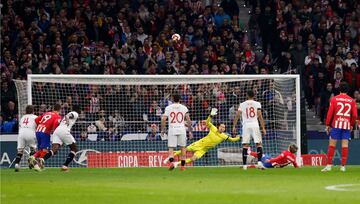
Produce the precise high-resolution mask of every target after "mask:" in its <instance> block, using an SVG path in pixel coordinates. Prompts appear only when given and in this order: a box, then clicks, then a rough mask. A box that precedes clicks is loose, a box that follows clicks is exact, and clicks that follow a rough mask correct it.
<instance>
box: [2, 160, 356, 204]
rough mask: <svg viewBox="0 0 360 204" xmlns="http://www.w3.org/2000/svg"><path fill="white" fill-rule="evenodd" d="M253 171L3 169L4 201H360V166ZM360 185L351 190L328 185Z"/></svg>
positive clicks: (188, 203)
mask: <svg viewBox="0 0 360 204" xmlns="http://www.w3.org/2000/svg"><path fill="white" fill-rule="evenodd" d="M320 170H321V168H319V167H318V168H315V167H305V168H301V169H294V168H284V169H267V170H264V171H261V170H258V169H248V170H247V171H244V170H242V169H240V168H235V167H232V168H188V169H186V171H183V172H181V171H179V169H175V170H174V171H172V172H169V171H168V170H167V169H165V168H132V169H71V171H70V172H67V173H64V172H60V170H59V169H47V170H45V171H43V172H39V173H37V172H34V171H31V170H27V169H24V170H22V171H21V172H18V173H15V172H14V171H13V169H1V203H4V204H12V203H16V204H21V203H24V204H31V203H36V204H39V203H51V204H57V203H59V204H64V203H74V204H91V203H105V204H110V203H121V204H123V203H139V204H140V203H141V204H144V203H154V204H155V203H156V204H162V203H164V204H169V203H186V204H191V203H205V204H209V203H217V204H218V203H221V204H223V203H246V204H248V203H249V204H250V203H256V204H259V203H276V204H278V203H301V204H306V203H319V204H321V203H326V204H331V203H337V204H339V203H346V204H352V203H354V204H355V203H360V185H359V184H360V166H349V167H348V168H347V172H340V171H339V169H338V168H334V169H333V171H331V172H326V173H322V172H320ZM337 184H358V185H355V186H352V187H348V188H347V191H330V190H326V189H325V187H326V186H329V185H337Z"/></svg>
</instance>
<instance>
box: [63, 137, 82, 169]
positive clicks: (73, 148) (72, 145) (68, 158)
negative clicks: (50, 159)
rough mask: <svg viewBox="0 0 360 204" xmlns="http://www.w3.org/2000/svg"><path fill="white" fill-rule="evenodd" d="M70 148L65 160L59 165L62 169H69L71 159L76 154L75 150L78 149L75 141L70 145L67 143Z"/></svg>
mask: <svg viewBox="0 0 360 204" xmlns="http://www.w3.org/2000/svg"><path fill="white" fill-rule="evenodd" d="M68 146H69V148H70V153H69V154H68V156H67V157H66V160H65V162H64V164H63V166H62V167H61V170H62V171H68V170H69V164H70V163H71V162H72V160H74V157H75V155H76V152H77V151H78V149H77V146H76V143H75V142H74V143H72V144H70V145H68Z"/></svg>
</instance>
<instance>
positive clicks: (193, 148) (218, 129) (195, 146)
mask: <svg viewBox="0 0 360 204" xmlns="http://www.w3.org/2000/svg"><path fill="white" fill-rule="evenodd" d="M215 115H217V109H216V108H213V109H211V113H210V115H209V117H208V118H207V119H206V125H207V127H208V128H209V130H210V131H209V133H208V134H207V135H206V136H205V137H203V138H202V139H200V140H198V141H196V142H194V143H192V144H191V145H189V146H187V147H186V151H189V152H193V153H194V155H193V156H192V157H191V158H187V159H186V163H190V162H193V161H195V160H197V159H200V158H201V157H202V156H203V155H204V154H205V153H206V152H207V151H209V149H211V148H213V147H215V146H216V145H218V144H220V143H221V142H223V141H225V140H228V141H230V142H236V141H239V140H240V137H239V136H237V137H234V138H233V137H229V136H227V135H226V134H225V133H224V132H225V130H226V127H225V124H223V123H219V124H217V126H215V125H213V124H212V122H211V117H212V116H215ZM177 155H180V151H176V152H175V153H174V156H177ZM167 162H168V161H167V159H166V160H165V161H164V163H167ZM179 164H180V162H174V163H173V164H172V165H171V167H172V168H176V167H177V166H178V165H179Z"/></svg>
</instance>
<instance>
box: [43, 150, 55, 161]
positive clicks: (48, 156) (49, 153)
mask: <svg viewBox="0 0 360 204" xmlns="http://www.w3.org/2000/svg"><path fill="white" fill-rule="evenodd" d="M53 155H54V152H53V151H52V150H50V151H49V152H48V153H46V154H45V156H44V160H47V159H49V158H50V157H51V156H53Z"/></svg>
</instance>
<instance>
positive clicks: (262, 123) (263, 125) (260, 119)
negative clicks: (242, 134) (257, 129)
mask: <svg viewBox="0 0 360 204" xmlns="http://www.w3.org/2000/svg"><path fill="white" fill-rule="evenodd" d="M257 114H258V119H259V122H260V126H261V131H262V132H263V134H264V135H266V129H265V122H264V118H263V115H262V112H261V109H258V111H257Z"/></svg>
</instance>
